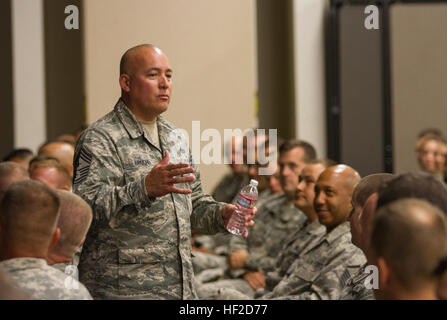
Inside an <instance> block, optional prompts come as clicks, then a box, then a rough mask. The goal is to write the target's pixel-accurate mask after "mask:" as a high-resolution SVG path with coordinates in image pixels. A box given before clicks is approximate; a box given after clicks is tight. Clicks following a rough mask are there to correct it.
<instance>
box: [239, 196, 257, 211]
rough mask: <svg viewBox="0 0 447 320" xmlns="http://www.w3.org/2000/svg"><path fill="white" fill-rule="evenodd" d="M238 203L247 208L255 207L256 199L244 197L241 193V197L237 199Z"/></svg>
mask: <svg viewBox="0 0 447 320" xmlns="http://www.w3.org/2000/svg"><path fill="white" fill-rule="evenodd" d="M237 203H238V204H240V205H241V206H243V207H245V208H249V209H251V208H253V207H254V206H255V204H256V200H252V199H249V198H247V197H244V196H243V195H242V194H239V197H238V199H237Z"/></svg>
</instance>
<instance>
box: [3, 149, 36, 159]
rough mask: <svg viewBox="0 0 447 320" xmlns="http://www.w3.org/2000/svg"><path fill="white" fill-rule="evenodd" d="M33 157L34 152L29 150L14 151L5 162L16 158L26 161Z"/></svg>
mask: <svg viewBox="0 0 447 320" xmlns="http://www.w3.org/2000/svg"><path fill="white" fill-rule="evenodd" d="M32 156H33V152H32V151H31V150H30V149H27V148H21V149H14V150H12V151H11V152H10V153H8V154H7V155H6V156H5V157H4V158H3V161H9V160H11V159H14V158H19V159H20V160H26V159H27V158H29V157H32Z"/></svg>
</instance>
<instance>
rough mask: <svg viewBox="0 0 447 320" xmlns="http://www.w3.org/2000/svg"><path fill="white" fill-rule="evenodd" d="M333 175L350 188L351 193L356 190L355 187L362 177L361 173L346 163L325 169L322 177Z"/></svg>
mask: <svg viewBox="0 0 447 320" xmlns="http://www.w3.org/2000/svg"><path fill="white" fill-rule="evenodd" d="M328 176H332V177H334V178H335V179H337V180H339V181H340V182H341V183H342V185H343V186H344V187H345V188H346V189H347V190H348V192H349V193H350V194H351V196H352V193H353V192H354V188H355V186H356V185H357V183H359V181H360V180H361V177H360V175H359V173H358V172H357V171H356V170H354V169H353V168H351V167H350V166H347V165H345V164H338V165H335V166H331V167H329V168H327V169H326V170H324V171H323V172H322V173H321V175H320V177H328Z"/></svg>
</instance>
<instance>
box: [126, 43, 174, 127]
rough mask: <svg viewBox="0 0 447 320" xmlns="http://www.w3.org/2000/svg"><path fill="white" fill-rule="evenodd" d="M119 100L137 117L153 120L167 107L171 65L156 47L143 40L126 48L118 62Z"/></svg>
mask: <svg viewBox="0 0 447 320" xmlns="http://www.w3.org/2000/svg"><path fill="white" fill-rule="evenodd" d="M119 84H120V87H121V100H122V101H123V103H124V104H125V105H126V106H127V108H128V109H129V110H130V111H131V112H132V114H133V115H134V116H135V117H136V118H137V119H138V120H140V121H155V120H156V119H157V117H158V116H159V115H160V114H162V113H163V112H165V111H166V110H168V106H169V103H170V101H171V93H172V69H171V65H170V63H169V60H168V57H167V56H166V55H165V54H164V53H163V52H162V51H161V50H160V49H159V48H157V47H155V46H153V45H150V44H143V45H139V46H136V47H133V48H130V49H129V50H127V51H126V52H125V53H124V55H123V57H122V58H121V62H120V76H119Z"/></svg>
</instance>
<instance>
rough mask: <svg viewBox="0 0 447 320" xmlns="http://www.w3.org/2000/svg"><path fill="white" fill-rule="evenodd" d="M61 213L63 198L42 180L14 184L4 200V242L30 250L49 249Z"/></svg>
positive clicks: (0, 208)
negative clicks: (60, 203)
mask: <svg viewBox="0 0 447 320" xmlns="http://www.w3.org/2000/svg"><path fill="white" fill-rule="evenodd" d="M58 216H59V198H58V197H57V195H56V193H55V192H54V191H53V190H51V189H50V188H49V187H48V186H46V185H45V184H43V183H42V182H39V181H34V180H26V181H19V182H16V183H14V184H12V185H11V186H10V187H9V189H8V191H6V193H5V196H4V197H3V200H2V202H1V203H0V224H1V230H2V232H1V234H2V241H5V243H4V245H8V246H13V247H16V248H21V249H24V250H27V251H34V252H37V251H41V250H47V249H48V247H49V245H50V242H51V239H52V236H53V233H54V230H55V229H56V223H57V218H58Z"/></svg>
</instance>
